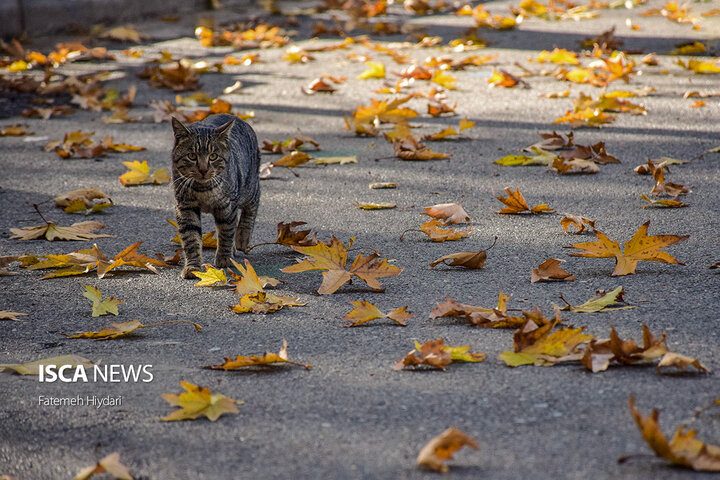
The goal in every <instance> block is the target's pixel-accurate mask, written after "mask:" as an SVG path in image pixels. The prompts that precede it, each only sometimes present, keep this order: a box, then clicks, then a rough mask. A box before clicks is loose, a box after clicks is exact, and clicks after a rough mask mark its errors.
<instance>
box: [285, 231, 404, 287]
mask: <svg viewBox="0 0 720 480" xmlns="http://www.w3.org/2000/svg"><path fill="white" fill-rule="evenodd" d="M350 245H352V240H351V241H350ZM291 248H292V249H293V250H295V251H296V252H298V253H301V254H303V255H307V257H306V258H304V259H302V260H300V261H299V262H298V263H297V264H295V265H290V266H289V267H285V268H283V269H282V271H283V272H284V273H300V272H308V271H313V270H324V271H323V281H322V284H321V285H320V288H319V289H318V290H317V293H319V294H320V295H327V294H330V293H334V292H335V291H337V289H338V288H340V287H341V286H343V285H344V284H345V283H347V282H349V281H350V280H351V279H352V277H358V278H360V279H361V280H362V281H364V282H365V283H367V284H368V286H369V287H370V288H372V289H373V290H375V291H376V292H381V291H383V290H384V289H383V288H382V284H381V283H380V281H379V280H378V279H379V278H385V277H395V276H397V275H400V272H402V271H403V269H402V268H400V267H396V266H394V265H389V264H388V263H387V260H386V259H380V256H379V255H378V254H377V253H372V254H370V255H363V254H358V256H357V257H355V260H354V261H353V263H352V264H351V265H350V266H349V267H347V253H348V250H347V249H348V247H345V245H343V244H342V242H341V241H340V240H338V239H337V238H335V236H333V237H332V239H331V240H330V244H325V243H323V242H318V243H317V245H313V246H296V245H292V246H291Z"/></svg>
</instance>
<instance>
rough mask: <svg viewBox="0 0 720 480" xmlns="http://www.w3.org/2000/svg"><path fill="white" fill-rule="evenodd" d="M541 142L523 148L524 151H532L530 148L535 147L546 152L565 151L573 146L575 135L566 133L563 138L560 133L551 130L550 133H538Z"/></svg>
mask: <svg viewBox="0 0 720 480" xmlns="http://www.w3.org/2000/svg"><path fill="white" fill-rule="evenodd" d="M539 135H540V136H541V137H542V140H541V141H539V142H537V143H535V144H533V145H530V146H529V147H526V148H524V149H523V150H525V151H530V152H531V151H532V150H531V149H532V147H537V148H540V149H542V150H546V151H550V152H552V151H555V150H565V149H569V148H572V147H573V146H575V134H574V133H573V132H568V133H567V135H565V137H563V135H562V134H561V133H557V132H556V131H554V130H553V132H552V133H542V132H541V133H540V134H539Z"/></svg>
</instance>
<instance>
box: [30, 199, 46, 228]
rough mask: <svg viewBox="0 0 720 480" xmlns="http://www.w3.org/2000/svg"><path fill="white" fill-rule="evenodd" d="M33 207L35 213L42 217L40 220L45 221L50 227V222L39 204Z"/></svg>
mask: <svg viewBox="0 0 720 480" xmlns="http://www.w3.org/2000/svg"><path fill="white" fill-rule="evenodd" d="M32 206H33V208H34V209H35V211H36V212H37V214H38V215H40V218H42V219H43V222H45V223H47V224H48V225H50V222H48V221H47V219H46V218H45V217H44V216H43V214H42V213H41V212H40V206H39V205H38V204H37V203H33V204H32Z"/></svg>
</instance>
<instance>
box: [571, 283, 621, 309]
mask: <svg viewBox="0 0 720 480" xmlns="http://www.w3.org/2000/svg"><path fill="white" fill-rule="evenodd" d="M624 295H625V289H623V287H617V288H616V289H615V290H612V291H610V292H606V291H605V290H597V291H596V292H595V296H594V297H593V298H591V299H590V300H588V301H587V302H585V303H583V304H582V305H577V306H574V305H570V303H568V302H567V300H565V298H563V296H562V295H560V299H561V300H562V301H563V302H565V303H566V304H567V305H566V306H564V307H563V308H561V309H560V310H570V311H571V312H575V313H594V312H608V311H610V310H628V309H631V308H635V307H634V306H633V305H623V306H613V305H620V304H626V303H627V302H626V301H625V299H624V298H623V296H624Z"/></svg>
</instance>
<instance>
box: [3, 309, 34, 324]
mask: <svg viewBox="0 0 720 480" xmlns="http://www.w3.org/2000/svg"><path fill="white" fill-rule="evenodd" d="M19 316H22V317H27V316H28V314H27V313H18V312H11V311H8V310H0V320H13V321H15V322H19V321H20V319H19V318H18V317H19Z"/></svg>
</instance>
